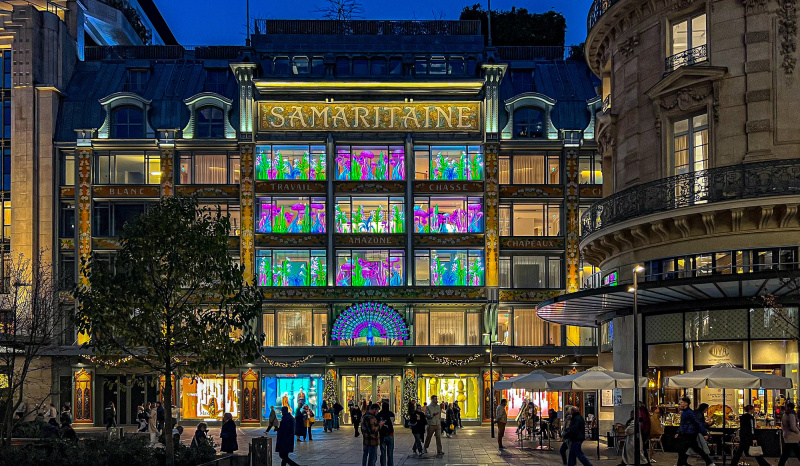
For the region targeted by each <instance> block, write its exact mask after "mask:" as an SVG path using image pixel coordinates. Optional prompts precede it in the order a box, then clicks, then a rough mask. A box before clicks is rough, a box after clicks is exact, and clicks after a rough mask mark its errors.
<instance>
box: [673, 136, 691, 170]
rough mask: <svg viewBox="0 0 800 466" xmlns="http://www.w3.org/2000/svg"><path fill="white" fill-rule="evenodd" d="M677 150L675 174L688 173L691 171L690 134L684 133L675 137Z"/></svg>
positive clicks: (674, 143) (675, 148) (674, 144)
mask: <svg viewBox="0 0 800 466" xmlns="http://www.w3.org/2000/svg"><path fill="white" fill-rule="evenodd" d="M673 141H674V142H673V146H674V150H675V154H674V157H675V174H676V175H680V174H682V173H688V171H689V136H688V135H686V134H682V135H680V136H676V137H675V138H674V139H673Z"/></svg>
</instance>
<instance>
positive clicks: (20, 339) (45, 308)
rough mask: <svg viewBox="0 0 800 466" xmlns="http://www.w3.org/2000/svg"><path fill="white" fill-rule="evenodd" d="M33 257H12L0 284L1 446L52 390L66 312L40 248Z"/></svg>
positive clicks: (42, 404) (40, 406)
mask: <svg viewBox="0 0 800 466" xmlns="http://www.w3.org/2000/svg"><path fill="white" fill-rule="evenodd" d="M37 259H38V260H37V261H35V262H34V261H31V260H30V259H28V258H25V257H23V256H22V255H19V256H17V257H14V258H12V259H11V261H10V262H9V263H8V264H6V280H5V281H4V282H3V283H1V284H0V287H2V289H0V292H1V293H0V443H2V444H6V445H7V444H9V443H10V442H11V433H12V431H13V430H14V427H15V426H16V425H17V424H19V423H20V422H23V421H25V420H28V419H31V418H33V417H34V416H35V414H36V413H37V412H41V410H42V409H43V408H44V407H46V406H47V404H46V403H47V401H48V398H50V397H51V396H52V395H53V394H54V393H53V392H52V387H53V383H52V376H51V370H52V368H53V356H57V355H58V354H57V353H58V352H59V348H60V345H59V343H60V342H59V337H60V334H61V332H62V330H63V329H64V324H65V323H66V320H65V319H66V317H65V316H67V315H68V313H66V312H64V310H63V309H62V308H61V306H60V303H59V296H58V287H57V283H56V281H55V279H54V277H53V273H52V267H51V266H50V264H49V262H45V261H44V254H43V253H42V252H39V255H38V258H37ZM17 414H18V415H17Z"/></svg>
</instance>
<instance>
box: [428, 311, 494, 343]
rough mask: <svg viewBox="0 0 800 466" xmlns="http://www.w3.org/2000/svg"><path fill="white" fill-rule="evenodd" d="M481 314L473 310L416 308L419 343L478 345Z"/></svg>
mask: <svg viewBox="0 0 800 466" xmlns="http://www.w3.org/2000/svg"><path fill="white" fill-rule="evenodd" d="M480 322H481V314H480V313H479V312H474V311H471V310H466V309H464V310H448V311H444V310H436V309H431V310H427V309H421V310H416V309H415V325H416V330H417V333H416V344H417V345H464V344H467V345H478V344H480V336H481V323H480Z"/></svg>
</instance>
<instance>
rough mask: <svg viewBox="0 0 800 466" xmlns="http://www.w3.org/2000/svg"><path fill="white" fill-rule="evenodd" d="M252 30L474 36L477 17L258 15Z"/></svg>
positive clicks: (306, 33)
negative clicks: (400, 18) (414, 18)
mask: <svg viewBox="0 0 800 466" xmlns="http://www.w3.org/2000/svg"><path fill="white" fill-rule="evenodd" d="M255 34H256V35H258V34H282V35H285V34H303V35H362V36H381V35H384V36H389V35H391V36H435V35H447V36H478V35H480V34H481V22H480V21H381V20H361V19H358V20H315V19H259V20H256V22H255Z"/></svg>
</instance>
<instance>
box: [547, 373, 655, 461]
mask: <svg viewBox="0 0 800 466" xmlns="http://www.w3.org/2000/svg"><path fill="white" fill-rule="evenodd" d="M646 386H647V378H646V377H639V387H646ZM547 388H549V389H550V390H559V391H564V392H566V391H570V392H574V391H583V390H596V391H597V398H596V399H595V406H599V403H600V390H613V389H615V388H634V383H633V375H631V374H626V373H624V372H614V371H610V370H608V369H606V368H604V367H600V366H595V367H592V368H589V369H586V370H585V371H583V372H578V373H575V374H570V375H565V376H563V377H556V378H554V379H550V380H549V381H547ZM597 415H598V421H599V415H600V410H599V409H598V410H597ZM597 458H598V459H600V434H599V432H598V435H597Z"/></svg>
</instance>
